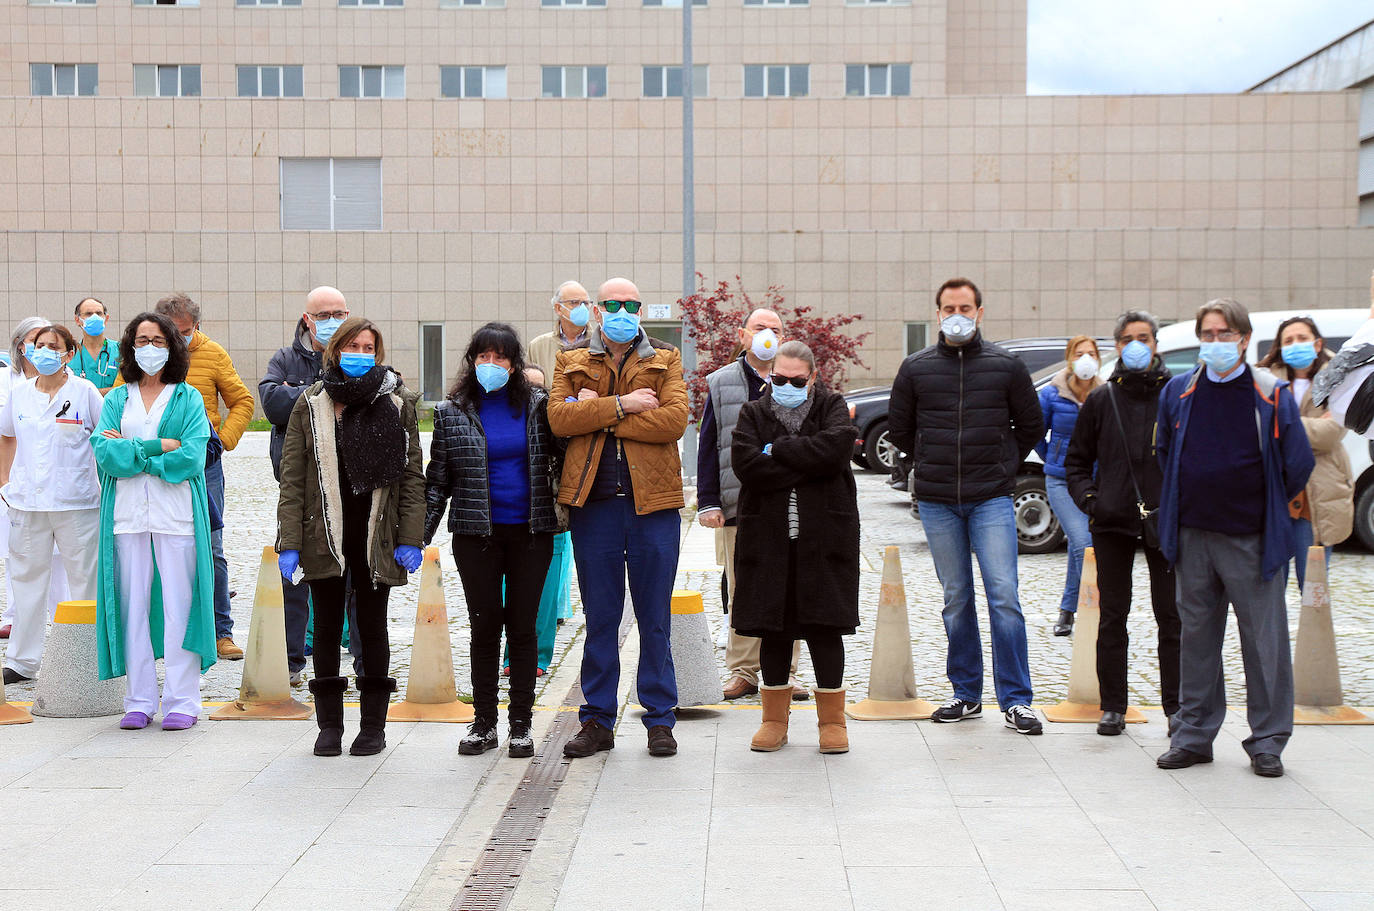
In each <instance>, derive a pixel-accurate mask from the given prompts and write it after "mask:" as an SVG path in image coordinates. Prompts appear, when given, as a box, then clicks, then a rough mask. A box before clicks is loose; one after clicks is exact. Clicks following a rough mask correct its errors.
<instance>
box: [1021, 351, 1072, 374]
mask: <svg viewBox="0 0 1374 911" xmlns="http://www.w3.org/2000/svg"><path fill="white" fill-rule="evenodd" d="M1012 354H1014V355H1016V356H1017V357H1019V358H1020V359H1021V363H1023V364H1025V365H1026V370H1028V371H1030V372H1031V373H1035V372H1036V371H1039V370H1044V369H1045V368H1046V367H1049V366H1052V365H1056V364H1061V365H1062V361H1063V360H1064V349H1063V348H1053V349H1047V348H1018V349H1014V350H1013V351H1012Z"/></svg>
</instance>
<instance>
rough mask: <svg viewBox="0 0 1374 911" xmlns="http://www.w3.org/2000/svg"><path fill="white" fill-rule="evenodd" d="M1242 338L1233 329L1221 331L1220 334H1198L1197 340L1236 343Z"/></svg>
mask: <svg viewBox="0 0 1374 911" xmlns="http://www.w3.org/2000/svg"><path fill="white" fill-rule="evenodd" d="M1243 337H1244V336H1243V335H1242V334H1241V333H1239V332H1236V331H1235V330H1233V329H1223V330H1222V331H1220V332H1210V331H1209V332H1199V333H1198V339H1199V340H1200V341H1204V342H1238V341H1240V340H1241V338H1243Z"/></svg>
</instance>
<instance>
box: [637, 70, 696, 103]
mask: <svg viewBox="0 0 1374 911" xmlns="http://www.w3.org/2000/svg"><path fill="white" fill-rule="evenodd" d="M707 75H708V74H707V71H706V64H704V63H701V64H693V66H692V95H693V97H696V98H703V97H705V96H706V95H707V94H708V93H709V90H710V89H709V86H710V82H709V80H708V78H707ZM644 97H645V98H681V97H682V67H680V66H646V67H645V68H644Z"/></svg>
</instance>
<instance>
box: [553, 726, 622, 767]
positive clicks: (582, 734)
mask: <svg viewBox="0 0 1374 911" xmlns="http://www.w3.org/2000/svg"><path fill="white" fill-rule="evenodd" d="M614 749H615V733H614V732H613V731H612V730H611V729H610V728H608V727H606V726H605V725H604V724H601V723H599V722H596V721H593V720H591V719H590V718H588V719H587V720H586V721H584V722H582V730H580V731H578V732H577V733H576V734H574V735H573V736H572V737H571V738H570V739H569V740H568V742H567V743H565V744H563V755H564V756H566V757H568V758H569V759H585V758H586V757H588V756H592V755H594V754H596V753H599V752H601V751H602V750H614Z"/></svg>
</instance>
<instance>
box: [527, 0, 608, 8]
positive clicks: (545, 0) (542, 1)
mask: <svg viewBox="0 0 1374 911" xmlns="http://www.w3.org/2000/svg"><path fill="white" fill-rule="evenodd" d="M539 5H540V6H583V7H591V6H605V5H606V0H539Z"/></svg>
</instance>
